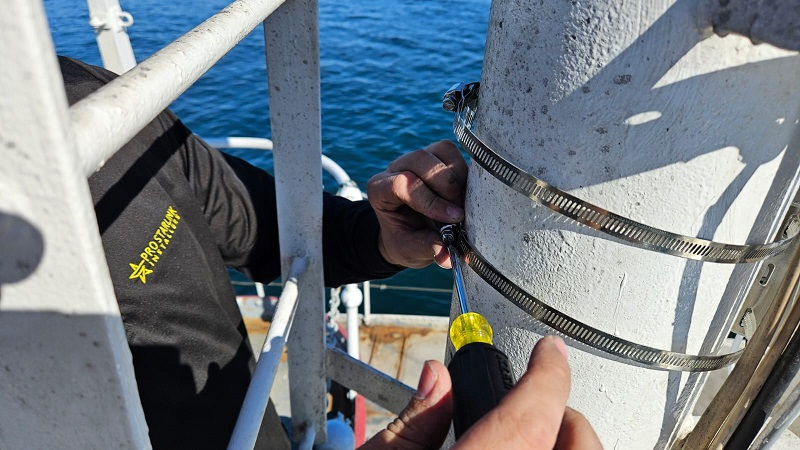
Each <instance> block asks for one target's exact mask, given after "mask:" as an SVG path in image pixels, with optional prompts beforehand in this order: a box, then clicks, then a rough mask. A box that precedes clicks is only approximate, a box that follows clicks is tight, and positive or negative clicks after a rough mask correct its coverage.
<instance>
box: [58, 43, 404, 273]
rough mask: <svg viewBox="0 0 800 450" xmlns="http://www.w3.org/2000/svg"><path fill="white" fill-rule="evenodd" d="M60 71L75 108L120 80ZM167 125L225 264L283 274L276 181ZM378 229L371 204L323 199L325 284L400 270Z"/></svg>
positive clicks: (66, 62)
mask: <svg viewBox="0 0 800 450" xmlns="http://www.w3.org/2000/svg"><path fill="white" fill-rule="evenodd" d="M59 63H60V64H61V67H62V71H65V72H69V73H70V74H71V79H72V80H73V84H74V86H73V88H72V89H71V91H70V99H69V100H70V103H71V104H72V103H75V102H76V101H78V100H80V99H81V98H83V97H85V96H86V95H88V94H89V93H91V92H92V91H94V90H96V89H98V88H99V87H100V86H102V85H103V84H105V83H108V82H109V81H111V80H112V79H113V78H115V77H116V75H114V74H113V73H111V72H109V71H106V70H104V69H102V68H99V67H94V66H90V65H87V64H84V63H82V62H80V61H76V60H72V59H69V58H64V57H60V58H59ZM154 121H161V122H163V123H162V128H163V129H165V130H168V131H166V132H165V133H169V134H171V136H162V137H161V138H162V139H166V138H169V139H171V140H179V141H181V145H175V146H173V147H176V148H180V150H179V151H180V152H181V155H180V157H181V158H182V161H183V165H184V174H185V177H186V180H175V183H183V182H185V181H188V182H189V185H190V187H191V189H192V191H193V192H194V193H195V196H196V197H197V200H198V202H199V204H200V206H201V208H202V209H203V214H204V216H205V218H206V221H207V222H208V225H209V227H210V228H211V231H212V233H213V236H214V239H215V241H216V243H217V247H218V249H219V252H220V254H221V255H222V258H223V260H224V261H225V264H227V265H229V266H231V267H233V268H235V269H237V270H240V271H241V272H243V273H244V274H245V275H247V276H249V277H250V278H252V279H254V280H256V281H271V280H273V279H275V278H276V277H278V276H279V275H280V254H279V246H278V222H277V211H276V202H275V181H274V179H273V177H272V176H271V175H270V174H268V173H267V172H265V171H263V170H261V169H259V168H256V167H254V166H252V165H251V164H249V163H247V162H246V161H244V160H242V159H239V158H236V157H234V156H231V155H227V154H223V153H221V152H219V151H217V150H216V149H214V148H212V147H211V146H209V145H208V144H207V143H206V142H204V141H203V140H202V139H200V138H199V137H197V136H196V135H194V134H192V133H191V131H189V130H188V129H187V128H186V127H185V126H184V125H183V124H182V123H181V122H180V120H179V119H178V118H177V117H176V116H175V115H174V114H172V113H171V112H170V111H169V110H166V111H164V112H162V113H161V114H160V115H159V116H158V117H156V119H154ZM378 231H379V225H378V221H377V218H376V217H375V213H374V211H373V210H372V208H371V207H370V205H369V203H368V202H366V201H359V202H351V201H349V200H347V199H344V198H342V197H337V196H334V195H331V194H327V193H325V194H324V198H323V238H322V240H323V258H324V273H325V284H326V285H328V286H338V285H341V284H346V283H352V282H357V281H364V280H368V279H375V278H385V277H387V276H390V275H393V274H395V273H397V272H398V271H400V270H401V269H402V267H399V266H395V265H392V264H389V263H388V262H386V260H384V259H383V257H382V256H381V254H380V251H379V250H378V244H377V243H378Z"/></svg>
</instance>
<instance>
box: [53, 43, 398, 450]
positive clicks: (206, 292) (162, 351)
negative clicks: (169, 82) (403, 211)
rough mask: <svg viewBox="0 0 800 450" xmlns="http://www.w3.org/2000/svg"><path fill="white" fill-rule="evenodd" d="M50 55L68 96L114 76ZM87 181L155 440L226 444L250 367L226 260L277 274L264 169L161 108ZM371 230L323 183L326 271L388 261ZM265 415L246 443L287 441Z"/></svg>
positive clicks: (368, 271)
mask: <svg viewBox="0 0 800 450" xmlns="http://www.w3.org/2000/svg"><path fill="white" fill-rule="evenodd" d="M59 61H60V64H61V70H62V74H63V76H64V82H65V86H66V90H67V95H68V97H69V101H70V104H72V103H75V102H76V101H78V100H80V99H81V98H83V97H85V96H86V95H88V94H89V93H91V92H92V91H94V90H96V89H98V88H99V87H100V86H102V85H103V84H105V83H106V82H108V81H110V80H111V79H112V78H113V77H114V75H113V74H112V73H110V72H107V71H105V70H103V69H100V68H97V67H92V66H89V65H86V64H84V63H81V62H78V61H75V60H70V59H67V58H60V59H59ZM89 185H90V189H91V193H92V198H93V200H94V204H95V212H96V214H97V222H98V226H99V229H100V234H101V236H102V241H103V246H104V249H105V253H106V258H107V261H108V267H109V270H110V272H111V279H112V282H113V284H114V291H115V293H116V296H117V300H118V302H119V307H120V312H121V313H122V319H123V322H124V325H125V332H126V335H127V338H128V343H129V345H130V349H131V352H132V354H133V365H134V369H135V373H136V382H137V383H138V387H139V394H140V397H141V400H142V406H143V408H144V412H145V417H146V419H147V423H148V427H149V428H150V438H151V441H152V443H153V446H154V448H225V446H226V445H227V443H228V440H229V438H230V435H231V432H232V430H233V426H234V424H235V421H236V418H237V416H238V412H239V407H240V406H241V403H242V400H243V399H244V395H245V392H246V390H247V385H248V382H249V380H250V376H251V374H252V371H253V368H254V360H253V356H252V351H251V349H250V346H249V343H248V340H247V337H246V334H247V333H246V331H245V328H244V325H243V321H242V317H241V314H240V313H239V310H238V308H237V306H236V302H235V294H234V291H233V288H232V286H231V284H230V282H229V278H228V273H227V270H226V268H225V267H226V266H230V267H233V268H236V269H238V270H240V271H241V272H243V273H245V274H247V275H248V276H250V277H251V278H252V279H254V280H257V281H263V282H269V281H271V280H273V279H275V278H276V277H278V276H279V275H280V255H279V251H278V230H277V220H276V210H275V188H274V181H273V178H272V177H271V176H270V175H269V174H268V173H266V172H264V171H262V170H260V169H257V168H255V167H253V166H251V165H250V164H248V163H247V162H245V161H243V160H241V159H238V158H235V157H233V156H230V155H226V154H223V153H220V152H218V151H216V150H215V149H213V148H210V147H209V146H208V145H207V144H205V143H204V142H203V141H202V140H200V139H199V138H197V137H196V136H194V135H193V134H192V133H191V132H190V131H189V130H188V129H187V128H186V127H185V126H184V125H183V124H182V123H181V122H180V121H179V120H178V119H177V117H175V115H174V114H172V113H171V112H169V111H164V112H163V113H161V114H160V115H159V116H158V117H156V118H155V119H154V120H153V121H152V122H151V123H150V124H149V125H148V126H147V127H146V128H145V129H144V130H142V131H141V132H140V133H139V134H138V135H137V136H136V137H135V138H134V139H132V140H131V142H129V143H128V144H127V145H125V146H124V147H123V148H122V149H121V150H120V151H119V152H117V153H116V154H115V155H114V156H113V157H112V158H110V159H109V160H108V162H107V163H106V164H105V166H104V167H103V168H102V169H101V170H100V171H99V172H97V173H96V174H94V175H93V176H92V177H91V178H90V179H89ZM377 236H378V223H377V220H376V218H375V215H374V212H373V211H372V209H371V208H370V207H369V204H368V203H366V202H350V201H348V200H346V199H343V198H340V197H336V196H332V195H327V194H326V195H325V198H324V220H323V253H324V258H325V279H326V284H328V285H339V284H344V283H348V282H354V281H360V280H365V279H370V278H383V277H386V276H389V275H391V274H393V273H395V272H397V270H398V268H397V267H396V266H393V265H390V264H388V263H387V262H386V261H385V260H384V259H383V258H382V257H381V256H380V253H379V251H378V248H377ZM323 400H324V399H320V401H323ZM268 416H269V417H268V418H267V419H265V420H270V421H273V422H272V423H270V424H269V425H267V426H265V427H262V435H261V436H260V437H259V445H258V447H262V448H266V447H277V448H283V447H285V446H286V440H285V437H284V436H283V435H282V430H280V428H279V425H277V424H276V422H274V420H275V419H276V414H275V413H274V409H272V408H270V411H268ZM98 432H101V431H98Z"/></svg>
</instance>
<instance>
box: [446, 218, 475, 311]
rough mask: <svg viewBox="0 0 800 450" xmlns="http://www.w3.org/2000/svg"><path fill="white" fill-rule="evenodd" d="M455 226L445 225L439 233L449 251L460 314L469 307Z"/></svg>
mask: <svg viewBox="0 0 800 450" xmlns="http://www.w3.org/2000/svg"><path fill="white" fill-rule="evenodd" d="M456 227H457V225H445V226H443V227H442V228H441V229H440V230H439V233H440V234H441V235H442V242H443V243H444V245H445V246H447V251H448V252H449V253H450V265H451V266H453V282H454V283H455V286H456V296H457V297H458V304H459V306H460V307H461V314H464V313H467V312H469V307H468V305H467V295H466V293H465V291H464V277H463V275H462V273H461V259H460V258H459V256H458V250H456V247H455V241H456Z"/></svg>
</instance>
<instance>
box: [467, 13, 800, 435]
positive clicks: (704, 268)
mask: <svg viewBox="0 0 800 450" xmlns="http://www.w3.org/2000/svg"><path fill="white" fill-rule="evenodd" d="M701 17H702V15H701V14H699V13H698V9H697V2H694V1H690V0H679V1H675V2H673V1H650V2H634V3H625V2H621V1H613V0H607V1H603V2H578V1H571V2H560V1H558V2H557V1H538V2H530V1H523V0H496V1H494V2H493V4H492V9H491V16H490V23H489V31H488V35H487V45H486V57H485V60H484V67H483V75H482V80H481V96H480V105H479V109H478V117H477V119H476V133H477V134H478V136H479V137H480V138H481V139H483V140H484V142H486V143H487V144H488V145H490V146H492V147H493V148H495V149H497V150H498V151H500V153H501V154H502V155H504V156H505V157H506V158H508V159H510V160H511V162H513V163H515V164H517V165H518V166H520V167H522V168H523V169H525V170H527V171H529V172H530V173H532V174H534V175H536V176H538V177H541V178H543V179H544V180H546V181H547V182H549V183H551V184H553V185H555V186H557V187H558V188H560V189H562V190H565V191H568V192H570V193H571V194H573V195H576V196H578V197H580V198H584V199H586V200H588V201H590V202H592V203H594V204H597V205H600V206H602V207H604V208H606V209H609V210H611V211H614V212H616V213H619V214H622V215H624V216H628V217H630V218H632V219H635V220H637V221H640V222H643V223H646V224H648V225H652V226H655V227H659V228H663V229H666V230H670V231H674V232H676V233H681V234H686V235H692V236H699V237H702V238H706V239H714V240H718V241H722V242H730V243H757V242H766V241H767V240H768V239H769V237H770V236H771V235H772V233H774V231H775V228H776V226H777V222H778V221H779V218H780V216H781V215H782V212H783V211H785V208H786V206H787V201H788V200H787V199H789V198H790V197H791V196H792V195H793V194H794V191H795V190H796V186H797V184H796V182H797V180H796V179H797V161H798V155H800V148H798V144H800V140H798V139H797V130H798V119H800V102H798V101H797V88H796V79H797V74H798V73H800V59H799V58H798V57H797V55H796V54H795V53H790V52H786V51H782V50H778V49H776V48H774V47H771V46H769V45H760V46H754V45H752V44H751V42H750V41H749V40H748V39H746V38H743V37H737V36H729V37H726V38H720V37H718V36H714V35H713V33H711V30H710V25H706V24H703V23H702V19H701ZM465 81H471V80H465ZM466 226H467V231H468V234H469V236H470V239H471V241H472V242H473V243H474V245H475V246H476V248H477V249H478V250H479V251H480V252H481V253H482V254H483V255H484V256H485V257H486V258H487V259H488V260H489V261H490V262H492V263H493V264H494V265H495V267H497V268H498V269H500V270H501V271H502V272H503V273H505V274H506V275H507V276H508V277H509V278H511V279H512V280H514V281H515V282H516V283H518V284H520V285H521V286H522V287H523V288H525V289H526V290H528V291H529V292H530V293H532V294H533V295H535V296H536V297H538V298H540V299H542V300H544V301H545V302H547V303H548V304H550V305H552V306H554V307H556V308H557V309H559V310H561V311H563V312H565V313H567V314H569V315H571V316H572V317H575V318H577V319H578V320H581V321H584V322H585V323H588V324H590V325H592V326H595V327H597V328H600V329H602V330H604V331H607V332H610V333H613V334H615V335H617V336H620V337H622V338H625V339H628V340H632V341H634V342H639V343H642V344H646V345H650V346H654V347H658V348H663V349H668V350H673V351H682V352H683V351H685V352H689V353H695V354H696V353H709V352H711V351H713V350H714V349H716V348H718V346H719V344H720V343H721V341H722V340H723V339H724V337H725V335H727V330H728V329H729V328H730V322H731V320H732V317H731V316H732V314H731V313H732V312H735V310H736V308H737V306H738V305H739V304H740V302H741V300H742V298H743V292H744V290H745V289H746V288H747V286H749V282H750V280H751V277H752V276H753V269H754V268H755V266H754V265H737V266H731V265H722V264H713V263H705V264H704V263H700V262H696V261H687V260H684V259H680V258H676V257H672V256H667V255H662V254H658V253H654V252H650V251H646V250H641V249H638V248H633V247H631V246H628V245H625V244H622V243H619V242H616V241H612V240H611V239H609V238H608V237H606V236H602V235H598V234H597V233H593V232H592V231H591V230H589V229H587V228H585V227H579V226H578V225H575V224H572V223H565V222H564V220H563V219H558V218H557V216H555V215H554V214H553V213H552V212H550V211H549V210H547V209H545V208H543V207H541V206H536V205H533V204H532V202H531V201H530V200H528V199H526V198H524V197H523V196H521V195H519V194H517V193H516V192H513V191H511V190H510V189H509V188H507V187H505V186H504V185H502V184H501V183H499V182H498V181H496V180H494V179H493V178H491V177H490V176H488V175H487V174H486V173H485V172H484V171H482V170H481V169H480V168H478V167H476V166H474V165H473V167H472V168H471V174H470V180H469V185H468V188H467V218H466ZM466 272H467V274H466V283H467V286H468V290H469V294H470V297H471V299H473V300H472V303H473V304H474V305H475V306H474V308H475V309H476V310H477V311H478V312H480V313H481V314H484V315H485V316H486V317H487V319H489V321H490V323H492V325H493V327H494V329H495V332H496V343H497V344H498V345H499V346H500V347H502V348H504V349H505V350H506V351H507V353H508V355H509V357H511V358H512V361H513V363H514V366H515V367H516V369H517V371H518V372H521V371H522V369H524V368H525V367H526V366H527V360H528V356H529V354H530V350H531V348H532V347H533V345H534V343H535V341H536V340H537V339H538V338H539V337H540V335H541V334H540V333H546V332H547V331H546V330H541V329H540V327H539V326H538V325H537V324H536V323H534V322H533V321H532V320H530V319H527V318H525V317H524V316H523V315H522V314H521V313H520V312H519V311H518V310H516V309H515V308H514V307H513V306H512V305H510V304H509V303H508V302H507V301H506V300H504V299H503V298H501V297H500V296H499V295H498V294H497V293H496V292H494V291H493V290H492V289H491V288H489V287H487V285H486V284H485V283H483V282H482V281H481V280H479V279H477V277H475V276H474V274H472V273H471V272H470V271H469V270H467V271H466ZM584 350H587V349H585V348H582V349H580V350H578V349H575V348H573V349H571V352H570V363H571V366H572V370H573V387H572V394H571V397H570V405H571V406H573V407H575V408H577V409H579V410H580V411H582V412H583V413H584V414H586V416H587V417H588V418H589V420H590V421H591V422H592V424H593V426H594V427H595V429H596V430H597V431H598V434H599V435H600V437H601V440H602V441H603V444H604V446H606V447H607V448H618V449H624V448H631V449H643V448H653V447H664V446H665V445H666V443H667V442H668V441H670V440H671V439H673V437H674V430H675V428H676V424H678V423H679V422H681V421H683V420H684V418H685V416H686V414H687V411H689V410H690V409H691V405H692V404H693V403H694V401H695V397H696V394H697V390H698V386H699V385H701V384H702V382H703V381H704V380H705V376H703V375H691V376H687V375H685V374H683V375H682V374H680V373H676V372H661V371H653V370H648V369H643V368H639V367H633V366H630V365H626V364H623V363H620V362H616V361H611V360H609V359H606V358H605V357H602V356H597V355H594V354H590V352H587V351H584ZM633 424H635V425H633Z"/></svg>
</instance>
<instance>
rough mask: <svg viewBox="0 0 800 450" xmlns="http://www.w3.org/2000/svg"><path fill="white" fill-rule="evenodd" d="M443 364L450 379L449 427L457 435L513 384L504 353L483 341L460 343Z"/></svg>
mask: <svg viewBox="0 0 800 450" xmlns="http://www.w3.org/2000/svg"><path fill="white" fill-rule="evenodd" d="M447 368H448V370H449V371H450V378H451V380H452V383H453V429H454V431H455V436H456V439H458V438H459V437H461V435H462V434H463V433H464V432H466V431H467V430H468V429H469V427H471V426H472V425H473V424H474V423H475V422H477V421H478V420H480V419H481V417H483V416H484V415H486V413H488V412H489V411H490V410H491V409H492V408H494V407H495V406H497V404H498V403H500V400H502V398H503V397H504V396H505V395H506V394H507V393H508V392H509V391H510V390H511V388H513V387H514V383H515V380H514V370H513V369H512V367H511V362H510V361H509V360H508V357H507V356H506V355H505V353H503V352H501V351H500V350H498V349H497V347H495V346H493V345H491V344H485V343H483V342H473V343H471V344H467V345H465V346H463V347H461V348H460V349H459V350H458V351H457V352H456V354H455V355H453V359H452V360H450V364H449V365H448V366H447Z"/></svg>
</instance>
